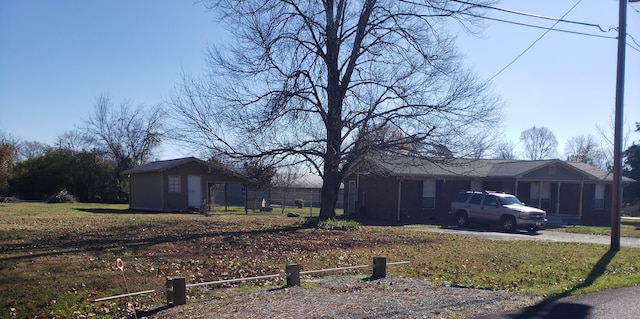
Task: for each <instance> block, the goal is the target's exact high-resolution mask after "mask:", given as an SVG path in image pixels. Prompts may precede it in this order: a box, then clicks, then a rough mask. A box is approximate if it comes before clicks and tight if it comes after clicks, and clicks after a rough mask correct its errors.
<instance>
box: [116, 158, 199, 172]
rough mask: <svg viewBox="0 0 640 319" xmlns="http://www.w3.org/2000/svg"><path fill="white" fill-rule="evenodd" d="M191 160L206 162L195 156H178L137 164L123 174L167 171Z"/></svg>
mask: <svg viewBox="0 0 640 319" xmlns="http://www.w3.org/2000/svg"><path fill="white" fill-rule="evenodd" d="M189 162H199V163H202V164H206V163H205V162H204V161H203V160H200V159H198V158H195V157H185V158H176V159H170V160H165V161H156V162H150V163H147V164H143V165H140V166H136V167H133V168H130V169H128V170H126V171H124V172H122V173H121V174H123V175H129V174H137V173H146V172H161V171H166V170H167V169H170V168H173V167H176V166H180V165H182V164H185V163H189Z"/></svg>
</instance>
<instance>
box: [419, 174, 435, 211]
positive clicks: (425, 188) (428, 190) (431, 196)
mask: <svg viewBox="0 0 640 319" xmlns="http://www.w3.org/2000/svg"><path fill="white" fill-rule="evenodd" d="M422 208H428V209H433V208H436V181H434V180H424V181H422Z"/></svg>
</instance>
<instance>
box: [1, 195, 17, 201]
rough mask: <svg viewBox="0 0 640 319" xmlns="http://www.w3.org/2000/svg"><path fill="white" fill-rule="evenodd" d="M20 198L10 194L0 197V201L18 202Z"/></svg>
mask: <svg viewBox="0 0 640 319" xmlns="http://www.w3.org/2000/svg"><path fill="white" fill-rule="evenodd" d="M19 201H20V199H19V198H17V197H14V196H10V197H0V202H4V203H17V202H19Z"/></svg>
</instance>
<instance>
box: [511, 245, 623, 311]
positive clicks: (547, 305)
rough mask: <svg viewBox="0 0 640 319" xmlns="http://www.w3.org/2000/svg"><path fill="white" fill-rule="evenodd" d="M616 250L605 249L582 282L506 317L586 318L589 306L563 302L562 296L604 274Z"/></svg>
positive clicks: (585, 285) (587, 284)
mask: <svg viewBox="0 0 640 319" xmlns="http://www.w3.org/2000/svg"><path fill="white" fill-rule="evenodd" d="M616 253H617V251H615V250H609V251H607V252H606V253H605V254H604V255H603V256H602V257H601V258H600V260H598V262H597V263H596V264H595V265H594V266H593V269H591V272H590V273H589V275H588V276H587V278H586V279H585V281H584V282H581V283H579V284H577V285H576V286H574V287H573V288H571V289H569V290H567V291H565V292H563V293H561V294H559V295H556V296H553V297H551V298H547V299H545V300H543V301H541V302H540V303H538V304H536V305H533V306H531V307H527V308H524V309H523V310H522V311H521V312H519V313H515V314H510V315H508V316H507V317H508V318H512V319H538V318H544V319H566V318H572V319H586V318H589V315H590V313H591V308H592V307H591V306H589V305H585V304H579V303H571V302H563V301H561V299H562V298H565V297H568V296H570V295H571V294H572V293H574V292H575V291H577V290H579V289H582V288H585V287H589V286H591V285H592V284H593V283H594V282H595V281H596V279H598V278H599V277H600V276H602V275H603V274H604V272H605V271H606V269H607V265H609V263H610V262H611V260H613V258H614V257H615V255H616Z"/></svg>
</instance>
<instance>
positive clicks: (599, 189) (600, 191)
mask: <svg viewBox="0 0 640 319" xmlns="http://www.w3.org/2000/svg"><path fill="white" fill-rule="evenodd" d="M593 209H595V210H603V209H604V184H596V194H595V199H594V201H593Z"/></svg>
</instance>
